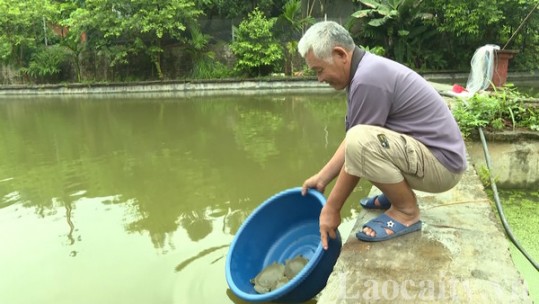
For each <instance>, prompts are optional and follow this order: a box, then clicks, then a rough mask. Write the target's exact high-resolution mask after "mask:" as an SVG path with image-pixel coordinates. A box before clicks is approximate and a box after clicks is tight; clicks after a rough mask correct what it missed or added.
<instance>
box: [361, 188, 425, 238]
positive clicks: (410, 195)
mask: <svg viewBox="0 0 539 304" xmlns="http://www.w3.org/2000/svg"><path fill="white" fill-rule="evenodd" d="M373 185H374V186H376V187H377V188H378V189H380V191H382V192H383V193H384V194H385V196H386V197H387V198H388V199H389V201H390V202H391V208H389V209H388V210H387V211H386V212H385V213H386V214H387V215H389V216H390V217H392V218H394V219H395V220H396V221H397V222H399V223H401V224H403V225H404V226H410V225H413V224H415V223H416V222H417V221H419V208H418V206H417V199H416V196H415V194H414V192H413V190H412V189H411V188H410V186H408V183H407V182H406V181H402V182H400V183H396V184H381V183H373ZM385 230H386V232H387V234H392V233H393V231H392V230H389V229H385ZM363 232H364V233H365V234H366V235H368V236H372V237H374V236H376V233H375V232H374V231H373V230H372V229H371V228H369V227H365V228H363Z"/></svg>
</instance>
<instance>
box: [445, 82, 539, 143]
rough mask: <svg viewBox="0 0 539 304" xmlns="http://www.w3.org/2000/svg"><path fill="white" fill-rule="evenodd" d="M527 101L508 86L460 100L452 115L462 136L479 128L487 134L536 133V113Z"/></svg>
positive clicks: (468, 134) (525, 97)
mask: <svg viewBox="0 0 539 304" xmlns="http://www.w3.org/2000/svg"><path fill="white" fill-rule="evenodd" d="M528 101H529V98H528V97H527V96H525V95H524V94H522V93H520V92H518V91H517V90H516V89H515V88H514V87H513V86H511V85H508V86H504V87H502V88H497V89H495V90H494V91H493V92H484V93H478V94H475V95H473V96H472V97H470V98H469V99H467V100H460V101H459V102H457V103H456V105H455V107H453V115H454V116H455V119H456V120H457V122H458V124H459V127H460V130H461V132H462V133H463V135H464V136H465V137H468V136H470V135H471V134H472V131H473V130H474V129H476V128H478V127H482V128H486V129H488V130H490V131H501V130H506V129H510V130H515V129H517V128H524V129H530V130H537V129H538V127H539V126H538V124H539V121H538V117H539V111H538V110H537V108H536V107H534V106H532V105H530V104H529V103H528Z"/></svg>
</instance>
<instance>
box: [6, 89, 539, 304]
mask: <svg viewBox="0 0 539 304" xmlns="http://www.w3.org/2000/svg"><path fill="white" fill-rule="evenodd" d="M344 100H345V95H344V94H343V93H329V92H325V91H324V92H323V93H320V92H319V93H312V94H304V93H302V94H293V93H288V94H280V95H268V94H266V95H263V96H262V95H250V96H203V97H172V96H150V97H148V96H144V95H135V94H133V95H126V96H124V97H117V96H100V97H99V98H86V97H76V96H74V97H46V98H6V97H3V98H1V99H0V140H1V145H0V159H1V160H2V161H0V244H2V250H0V270H1V271H2V275H1V276H0V303H10V304H19V303H21V304H23V303H24V304H26V303H28V304H33V303H43V304H53V303H54V304H62V303H66V304H67V303H70V304H71V303H77V304H85V303H88V304H90V303H91V304H94V303H115V304H116V303H117V304H121V303H129V304H138V303H216V304H217V303H219V304H220V303H241V301H239V300H238V299H237V298H236V297H235V296H234V295H233V294H232V293H231V292H230V290H229V289H228V286H227V284H226V280H225V275H224V272H225V271H224V269H225V259H226V254H227V251H228V246H229V244H230V242H231V241H232V239H233V237H234V234H235V233H236V231H237V230H238V228H239V227H240V226H241V224H242V222H243V220H245V218H246V217H247V216H248V215H249V214H250V212H251V211H252V210H253V209H254V208H256V207H257V206H258V205H259V204H260V203H262V202H263V201H264V200H266V199H267V198H269V197H270V196H272V195H274V194H275V193H277V192H280V191H282V190H285V189H288V188H291V187H297V186H300V185H301V184H302V182H303V181H304V179H305V178H307V177H309V176H310V175H311V174H313V173H315V172H316V171H317V170H319V168H320V167H321V166H322V165H323V164H324V163H325V162H326V161H327V159H329V158H330V157H331V156H332V155H333V153H334V151H335V149H336V147H337V146H338V145H339V143H340V141H341V140H342V138H343V135H344V111H345V102H344ZM329 190H330V189H328V191H329ZM369 191H370V185H368V184H366V183H361V184H360V185H359V187H358V188H357V189H356V191H355V192H354V193H353V194H352V196H351V197H350V199H349V200H348V202H347V205H346V206H345V208H343V214H342V215H343V224H342V225H341V227H340V230H341V233H343V234H345V235H346V234H347V233H349V231H350V229H351V228H352V226H353V224H354V223H355V217H356V215H357V213H358V212H359V211H360V208H359V207H358V205H357V201H358V200H359V199H360V198H362V197H363V196H365V195H367V194H368V192H369ZM525 197H526V198H530V201H531V202H529V203H526V204H527V205H525V207H524V205H523V204H524V203H523V200H518V201H517V202H516V203H515V202H508V203H504V204H507V205H508V207H507V210H506V213H507V215H508V217H509V220H510V222H514V223H515V226H514V230H515V231H516V233H517V234H518V235H519V236H522V241H523V243H524V245H526V246H528V247H529V246H531V249H530V251H531V253H532V254H534V255H535V257H536V258H539V255H538V254H537V253H538V251H537V247H533V245H534V244H535V246H537V243H538V242H537V233H536V231H537V229H539V224H538V223H537V220H536V218H537V217H536V214H537V211H539V209H538V206H539V203H538V200H537V197H536V196H535V198H531V197H532V196H531V195H527V196H525ZM523 210H526V211H525V212H523ZM526 215H528V216H526ZM520 217H523V218H520ZM534 248H535V249H534ZM517 264H519V265H521V267H522V269H527V271H528V272H529V275H528V276H527V277H526V280H529V283H528V284H529V285H530V284H531V283H534V282H537V281H533V280H534V278H535V280H536V279H537V272H533V271H532V270H530V268H529V267H526V265H525V261H520V262H517ZM536 286H537V285H536ZM536 294H537V293H536Z"/></svg>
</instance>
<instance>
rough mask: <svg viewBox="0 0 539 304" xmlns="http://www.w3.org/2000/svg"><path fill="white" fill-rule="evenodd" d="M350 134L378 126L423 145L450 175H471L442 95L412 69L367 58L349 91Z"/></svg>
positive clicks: (371, 55)
mask: <svg viewBox="0 0 539 304" xmlns="http://www.w3.org/2000/svg"><path fill="white" fill-rule="evenodd" d="M348 89H349V90H348V109H347V114H346V130H347V131H348V129H350V128H351V127H353V126H355V125H358V124H366V125H375V126H380V127H384V128H387V129H390V130H393V131H395V132H399V133H403V134H407V135H409V136H412V137H414V138H415V139H417V140H418V141H420V142H422V143H423V144H424V145H425V146H427V147H428V148H429V150H430V151H431V152H432V153H433V154H434V156H435V157H436V158H437V159H438V160H439V161H440V162H441V163H442V164H443V165H444V166H445V167H446V168H447V169H448V170H450V171H452V172H455V173H459V172H463V171H464V170H465V169H466V148H465V145H464V140H463V138H462V135H461V133H460V130H459V127H458V125H457V122H456V121H455V118H454V117H453V115H452V113H451V111H450V110H449V108H448V106H447V105H446V103H445V102H444V100H443V98H442V97H441V96H440V94H438V92H437V91H436V90H435V89H434V88H433V87H432V86H431V85H430V84H429V83H428V82H427V81H426V80H425V79H424V78H423V77H421V76H420V75H419V74H417V73H416V72H414V71H413V70H411V69H409V68H408V67H406V66H404V65H402V64H400V63H398V62H395V61H392V60H389V59H387V58H384V57H380V56H377V55H374V54H371V53H365V55H364V56H363V58H362V60H361V61H360V62H359V65H358V67H357V70H356V73H355V74H354V76H353V77H352V80H351V82H350V84H349V88H348Z"/></svg>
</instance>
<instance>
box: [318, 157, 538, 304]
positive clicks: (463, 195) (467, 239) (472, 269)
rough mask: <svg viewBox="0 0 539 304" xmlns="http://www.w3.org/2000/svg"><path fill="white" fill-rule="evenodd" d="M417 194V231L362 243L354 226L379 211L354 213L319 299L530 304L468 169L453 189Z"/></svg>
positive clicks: (483, 195) (324, 301)
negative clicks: (355, 216) (419, 223)
mask: <svg viewBox="0 0 539 304" xmlns="http://www.w3.org/2000/svg"><path fill="white" fill-rule="evenodd" d="M378 193H379V191H378V189H376V188H373V191H371V195H373V194H378ZM417 195H418V199H419V206H420V209H421V212H422V221H423V223H424V225H423V230H422V231H421V232H419V233H411V234H409V235H405V236H402V237H399V238H396V239H393V240H389V241H385V242H379V243H368V242H362V241H359V240H357V238H356V237H355V233H356V231H358V230H359V229H360V228H361V227H362V225H363V223H365V222H366V221H368V220H369V219H371V218H373V217H375V216H376V215H378V214H379V213H380V211H365V210H363V211H362V212H361V213H360V214H359V216H358V219H357V222H356V224H355V225H354V228H353V229H352V231H351V232H350V234H349V236H348V237H346V236H343V240H344V241H345V243H344V245H343V248H342V251H341V255H340V257H339V259H338V261H337V264H336V265H335V268H334V271H333V273H332V275H331V276H330V278H329V280H328V284H327V286H326V288H325V289H324V290H323V291H322V293H321V294H320V297H319V299H318V302H317V303H318V304H329V303H331V304H335V303H504V304H505V303H532V300H531V298H530V296H529V294H528V289H527V286H526V285H525V283H524V281H523V279H522V277H521V275H520V273H519V272H518V271H517V270H516V268H515V266H514V264H513V261H512V260H511V255H510V252H509V243H508V241H507V239H506V238H505V234H504V232H503V228H502V226H501V224H500V223H499V221H498V219H497V217H496V215H495V213H494V211H493V208H492V206H491V202H490V201H489V199H488V197H487V195H486V193H485V192H484V191H483V186H482V184H481V182H480V181H479V178H478V177H477V175H476V173H475V171H474V169H473V167H472V166H469V169H468V171H467V172H466V174H465V175H464V176H463V179H462V180H461V182H460V183H459V184H458V185H457V186H456V187H455V188H453V189H452V190H450V191H447V192H444V193H439V194H429V193H423V192H417ZM341 232H342V231H341Z"/></svg>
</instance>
